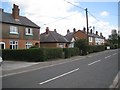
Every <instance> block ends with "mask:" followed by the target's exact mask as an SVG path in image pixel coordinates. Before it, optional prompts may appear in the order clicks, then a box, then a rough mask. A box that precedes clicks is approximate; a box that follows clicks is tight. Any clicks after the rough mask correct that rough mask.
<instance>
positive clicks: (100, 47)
mask: <svg viewBox="0 0 120 90" xmlns="http://www.w3.org/2000/svg"><path fill="white" fill-rule="evenodd" d="M104 50H105V46H104V45H95V46H88V52H89V53H93V52H100V51H104Z"/></svg>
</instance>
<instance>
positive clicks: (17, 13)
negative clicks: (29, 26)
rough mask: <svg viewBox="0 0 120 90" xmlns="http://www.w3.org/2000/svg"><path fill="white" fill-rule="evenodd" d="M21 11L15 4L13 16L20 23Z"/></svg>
mask: <svg viewBox="0 0 120 90" xmlns="http://www.w3.org/2000/svg"><path fill="white" fill-rule="evenodd" d="M19 11H20V9H19V8H18V6H17V5H15V4H13V9H12V16H13V18H14V19H15V20H16V21H19Z"/></svg>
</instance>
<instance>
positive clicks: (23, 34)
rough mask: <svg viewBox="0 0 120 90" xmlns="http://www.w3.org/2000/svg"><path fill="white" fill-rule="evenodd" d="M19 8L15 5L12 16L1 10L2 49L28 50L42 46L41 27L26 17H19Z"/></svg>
mask: <svg viewBox="0 0 120 90" xmlns="http://www.w3.org/2000/svg"><path fill="white" fill-rule="evenodd" d="M19 11H20V9H19V7H18V6H17V5H15V4H14V5H13V9H12V14H10V13H7V12H4V10H3V9H0V14H1V15H0V16H2V20H0V23H1V26H2V29H0V32H1V33H2V36H1V37H0V49H28V48H30V47H31V46H33V45H40V36H39V29H40V27H39V26H38V25H36V24H35V23H33V22H32V21H31V20H29V19H28V18H26V17H24V16H20V15H19Z"/></svg>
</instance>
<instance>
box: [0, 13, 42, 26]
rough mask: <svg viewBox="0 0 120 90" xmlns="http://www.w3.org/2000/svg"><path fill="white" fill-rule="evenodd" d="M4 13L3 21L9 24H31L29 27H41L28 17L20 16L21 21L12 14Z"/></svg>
mask: <svg viewBox="0 0 120 90" xmlns="http://www.w3.org/2000/svg"><path fill="white" fill-rule="evenodd" d="M0 14H2V15H0V16H2V23H9V24H16V25H22V26H29V27H35V28H40V27H39V26H38V25H36V24H35V23H33V22H32V21H31V20H29V19H28V18H26V17H23V16H20V17H19V21H16V20H15V19H14V18H13V17H12V14H10V13H6V12H2V13H0Z"/></svg>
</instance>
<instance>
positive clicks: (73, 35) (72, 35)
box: [65, 28, 87, 47]
mask: <svg viewBox="0 0 120 90" xmlns="http://www.w3.org/2000/svg"><path fill="white" fill-rule="evenodd" d="M65 38H66V39H67V40H68V41H69V42H70V43H69V45H68V47H74V42H75V41H76V40H79V39H86V38H87V35H86V33H85V32H84V31H82V30H78V31H76V29H75V28H74V29H73V32H70V31H69V30H67V34H66V36H65Z"/></svg>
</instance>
